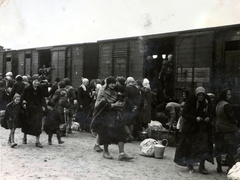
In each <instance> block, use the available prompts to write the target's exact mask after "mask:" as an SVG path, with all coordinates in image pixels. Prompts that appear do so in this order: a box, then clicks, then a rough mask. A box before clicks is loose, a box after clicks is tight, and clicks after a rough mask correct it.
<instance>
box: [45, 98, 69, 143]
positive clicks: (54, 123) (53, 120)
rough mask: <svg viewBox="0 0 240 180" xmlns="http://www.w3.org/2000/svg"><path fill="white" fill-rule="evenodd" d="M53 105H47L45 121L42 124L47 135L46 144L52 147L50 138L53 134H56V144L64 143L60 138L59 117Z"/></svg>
mask: <svg viewBox="0 0 240 180" xmlns="http://www.w3.org/2000/svg"><path fill="white" fill-rule="evenodd" d="M54 106H55V104H54V103H53V102H52V101H49V102H48V104H47V112H46V121H45V124H44V130H45V132H46V133H47V134H48V144H49V145H52V136H53V134H54V133H56V134H57V139H58V144H62V143H64V142H63V141H62V140H61V137H60V128H59V125H60V124H61V115H60V113H59V112H58V111H57V110H56V109H54Z"/></svg>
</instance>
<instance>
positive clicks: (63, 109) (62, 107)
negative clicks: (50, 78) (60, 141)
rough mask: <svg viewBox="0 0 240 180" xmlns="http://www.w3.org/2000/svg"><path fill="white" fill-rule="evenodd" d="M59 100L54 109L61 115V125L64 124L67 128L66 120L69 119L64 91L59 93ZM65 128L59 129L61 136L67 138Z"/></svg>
mask: <svg viewBox="0 0 240 180" xmlns="http://www.w3.org/2000/svg"><path fill="white" fill-rule="evenodd" d="M60 96H61V97H60V99H59V102H58V104H57V106H56V109H57V110H58V112H59V113H60V115H61V124H65V125H66V126H67V124H68V122H67V121H68V119H69V106H70V104H69V101H68V99H67V92H66V91H61V92H60ZM66 128H67V127H66ZM66 128H64V129H61V136H67V134H66V133H67V131H66Z"/></svg>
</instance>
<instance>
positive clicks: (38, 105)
mask: <svg viewBox="0 0 240 180" xmlns="http://www.w3.org/2000/svg"><path fill="white" fill-rule="evenodd" d="M40 81H41V79H40V77H39V75H38V74H35V75H33V77H32V84H31V85H29V86H28V87H26V88H25V89H24V91H23V93H22V96H21V98H22V100H25V101H26V107H25V108H26V113H25V118H23V122H22V132H23V133H24V136H23V144H27V134H29V135H33V136H36V144H35V145H36V147H39V148H42V145H41V143H40V141H39V139H40V134H41V133H42V129H43V123H42V117H43V111H45V109H46V101H45V96H44V90H43V87H42V86H41V85H40Z"/></svg>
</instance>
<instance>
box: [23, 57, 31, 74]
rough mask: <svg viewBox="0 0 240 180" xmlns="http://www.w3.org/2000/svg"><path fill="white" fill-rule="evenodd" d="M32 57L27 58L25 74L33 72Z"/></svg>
mask: <svg viewBox="0 0 240 180" xmlns="http://www.w3.org/2000/svg"><path fill="white" fill-rule="evenodd" d="M31 60H32V59H31V58H26V59H25V73H24V74H31Z"/></svg>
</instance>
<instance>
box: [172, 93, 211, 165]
mask: <svg viewBox="0 0 240 180" xmlns="http://www.w3.org/2000/svg"><path fill="white" fill-rule="evenodd" d="M211 108H212V107H211V100H210V99H205V100H204V101H202V102H199V101H197V97H196V96H195V95H192V96H191V97H189V99H188V100H187V102H186V104H185V105H184V108H183V112H182V116H183V118H185V119H186V121H185V123H184V125H183V129H182V135H181V140H180V142H179V144H178V146H177V148H176V152H175V158H174V162H175V163H176V164H178V165H183V166H185V165H193V164H194V163H197V162H200V161H202V160H208V161H209V162H211V163H213V138H212V125H211V122H208V123H207V122H204V121H202V122H197V121H196V118H197V117H202V118H203V119H204V118H205V117H210V121H211V119H212V109H211Z"/></svg>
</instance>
